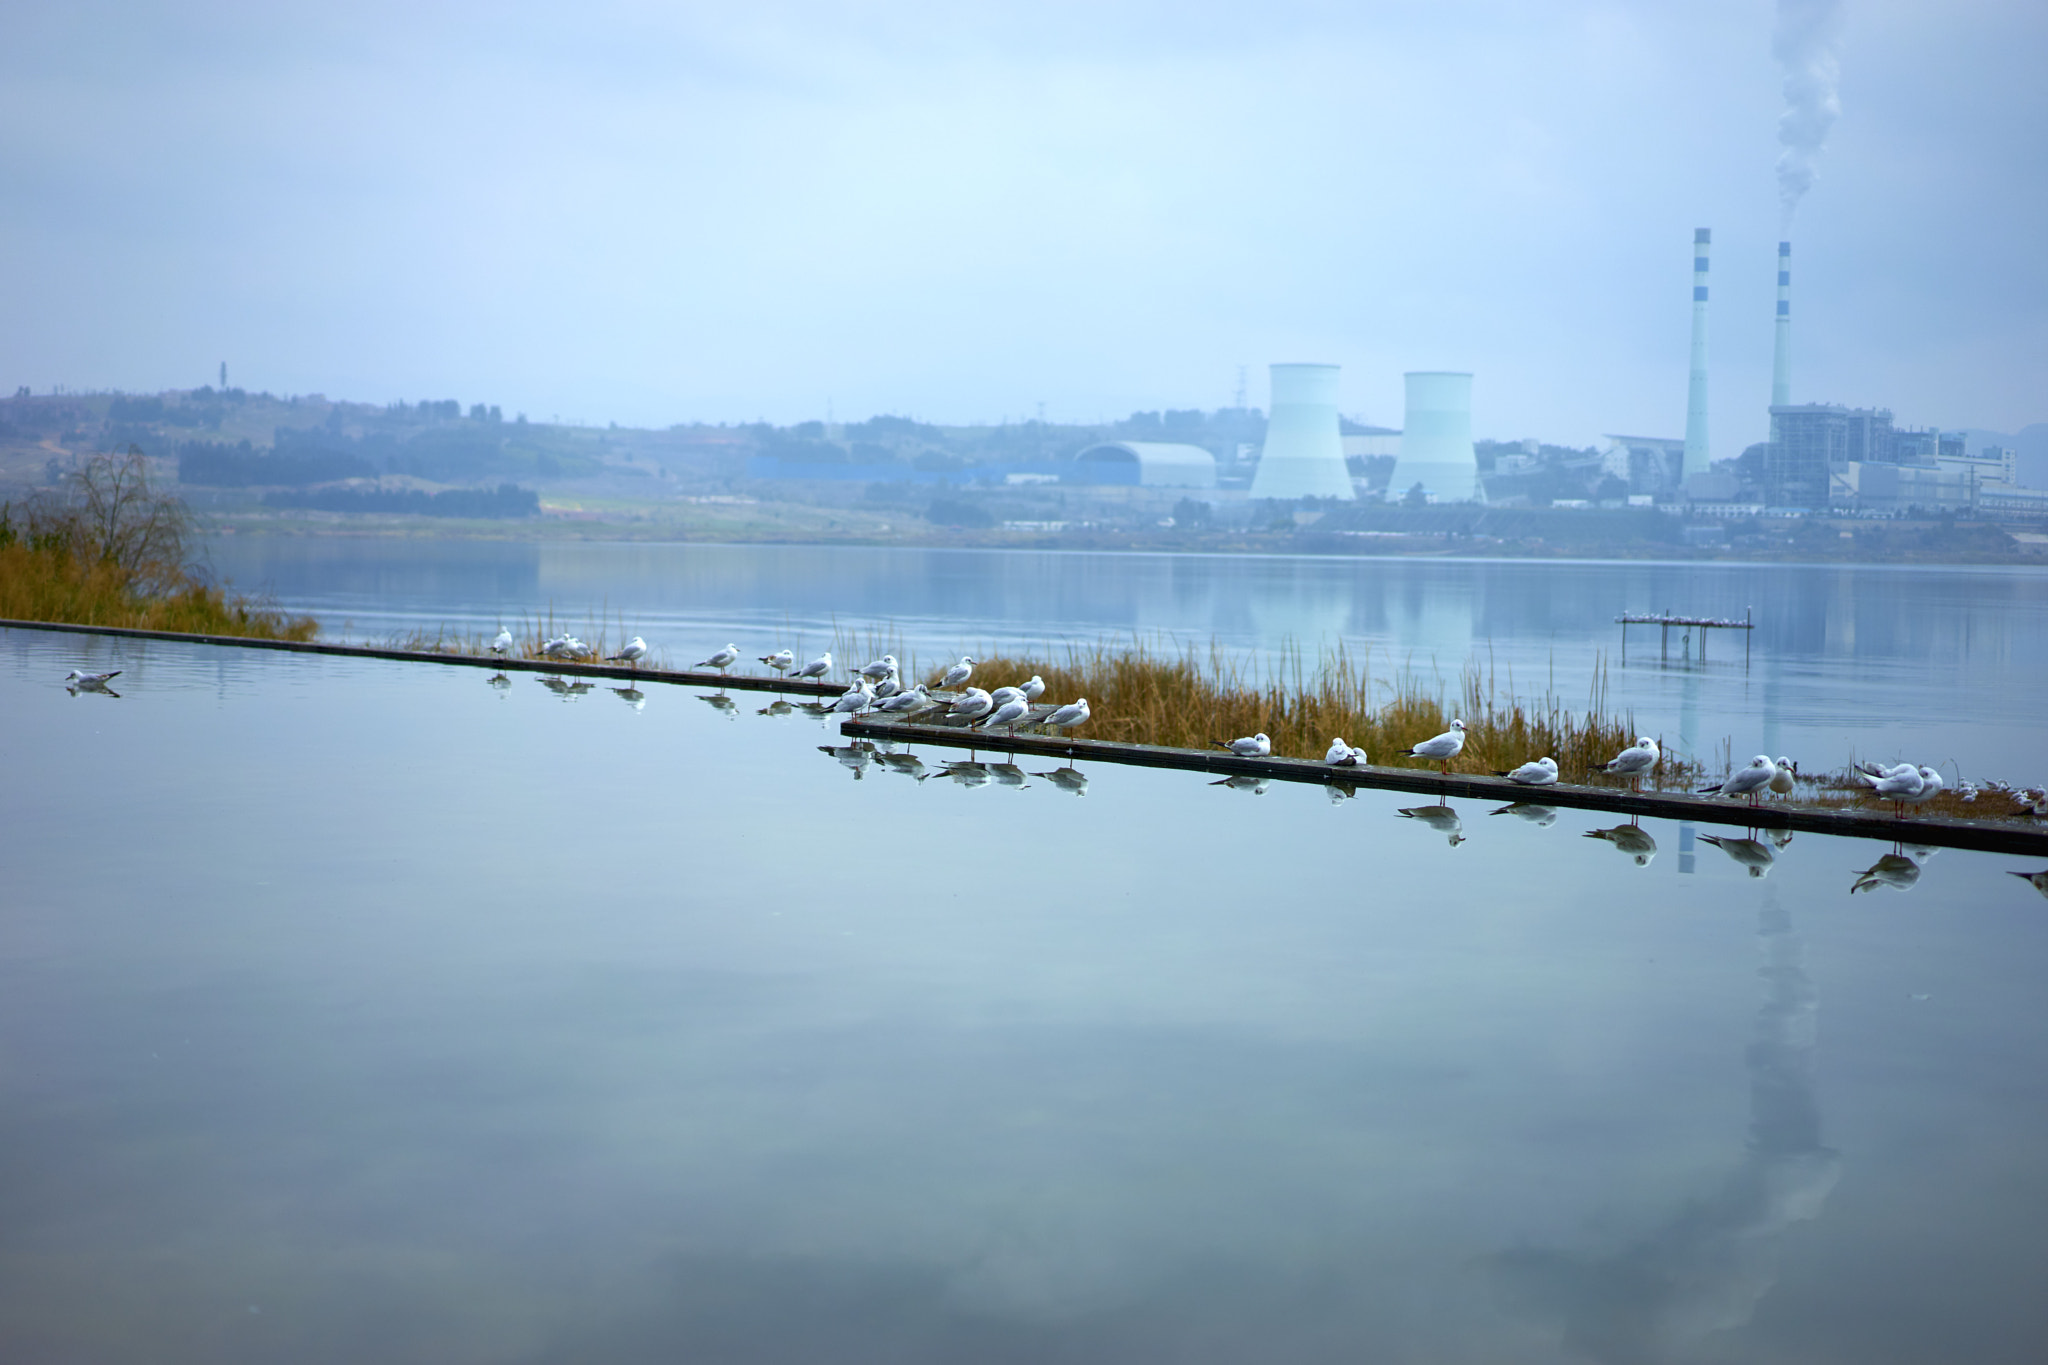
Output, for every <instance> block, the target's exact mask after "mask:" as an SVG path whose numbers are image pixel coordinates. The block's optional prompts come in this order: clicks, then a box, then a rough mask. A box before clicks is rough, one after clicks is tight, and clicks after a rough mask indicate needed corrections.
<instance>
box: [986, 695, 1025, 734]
mask: <svg viewBox="0 0 2048 1365" xmlns="http://www.w3.org/2000/svg"><path fill="white" fill-rule="evenodd" d="M1030 716H1031V703H1030V702H1028V701H1026V700H1024V698H1023V697H1021V696H1017V697H1012V698H1010V699H1009V700H1008V701H1006V702H1004V703H1003V704H1002V705H1001V706H998V707H996V709H995V710H993V711H991V712H989V713H988V719H986V720H984V721H982V722H981V728H982V729H984V730H993V729H995V728H996V727H997V726H998V725H1001V726H1006V727H1008V729H1009V731H1010V733H1011V734H1015V733H1017V722H1019V721H1021V720H1027V719H1029V718H1030Z"/></svg>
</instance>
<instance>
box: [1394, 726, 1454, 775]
mask: <svg viewBox="0 0 2048 1365" xmlns="http://www.w3.org/2000/svg"><path fill="white" fill-rule="evenodd" d="M1464 747H1465V722H1464V721H1462V720H1454V721H1452V722H1451V728H1450V729H1448V730H1446V731H1444V732H1443V733H1442V734H1440V735H1438V736H1437V737H1436V738H1434V739H1425V740H1423V741H1422V743H1420V744H1418V745H1416V746H1415V747H1414V748H1412V749H1410V750H1409V751H1408V757H1410V758H1434V759H1437V760H1438V761H1440V762H1441V763H1442V764H1443V771H1444V772H1445V773H1446V774H1449V772H1450V771H1451V760H1452V759H1454V758H1456V757H1457V756H1458V754H1459V752H1460V751H1462V750H1463V749H1464Z"/></svg>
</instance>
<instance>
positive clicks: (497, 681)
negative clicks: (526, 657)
mask: <svg viewBox="0 0 2048 1365" xmlns="http://www.w3.org/2000/svg"><path fill="white" fill-rule="evenodd" d="M484 681H485V682H487V683H489V684H490V685H491V686H493V687H495V688H497V689H498V691H500V692H503V691H505V689H507V688H509V687H510V686H512V680H511V679H510V678H508V677H506V676H505V675H504V674H503V673H493V674H491V676H490V677H488V678H485V679H484Z"/></svg>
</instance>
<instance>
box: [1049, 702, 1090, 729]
mask: <svg viewBox="0 0 2048 1365" xmlns="http://www.w3.org/2000/svg"><path fill="white" fill-rule="evenodd" d="M1088 721H1089V712H1088V699H1087V698H1086V697H1082V698H1081V699H1080V700H1079V701H1070V702H1068V703H1067V704H1066V705H1065V706H1062V707H1059V708H1058V709H1057V710H1055V711H1054V712H1053V713H1052V714H1051V715H1049V716H1047V717H1046V718H1045V719H1044V720H1041V721H1040V722H1038V724H1039V726H1040V728H1042V729H1046V730H1071V729H1073V728H1074V727H1075V726H1077V725H1086V724H1087V723H1088Z"/></svg>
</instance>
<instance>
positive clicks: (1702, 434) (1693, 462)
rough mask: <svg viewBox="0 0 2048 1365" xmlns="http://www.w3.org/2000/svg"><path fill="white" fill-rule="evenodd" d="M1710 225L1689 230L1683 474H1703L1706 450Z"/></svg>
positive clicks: (1705, 464) (1711, 237)
mask: <svg viewBox="0 0 2048 1365" xmlns="http://www.w3.org/2000/svg"><path fill="white" fill-rule="evenodd" d="M1713 240H1714V233H1713V229H1711V228H1695V229H1694V230H1693V234H1692V379H1691V382H1690V383H1689V384H1687V386H1686V391H1685V474H1686V477H1687V478H1690V477H1692V476H1693V475H1694V474H1704V473H1706V472H1707V466H1708V465H1709V464H1710V463H1711V462H1712V459H1713V457H1712V456H1711V455H1709V454H1708V452H1707V251H1708V248H1709V247H1710V246H1711V245H1712V243H1713Z"/></svg>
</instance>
